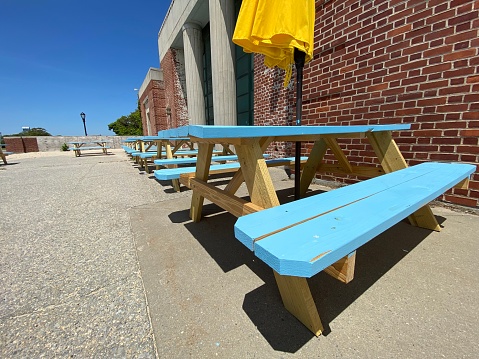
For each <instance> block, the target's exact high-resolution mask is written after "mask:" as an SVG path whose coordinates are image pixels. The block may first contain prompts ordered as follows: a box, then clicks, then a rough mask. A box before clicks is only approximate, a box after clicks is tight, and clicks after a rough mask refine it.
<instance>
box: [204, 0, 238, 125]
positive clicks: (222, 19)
mask: <svg viewBox="0 0 479 359" xmlns="http://www.w3.org/2000/svg"><path fill="white" fill-rule="evenodd" d="M209 14H210V37H211V72H212V80H213V110H214V119H215V125H218V126H219V125H223V126H224V125H232V126H236V124H237V122H236V78H235V69H234V44H233V42H232V41H231V39H232V38H233V32H234V24H235V15H234V14H235V7H234V0H209Z"/></svg>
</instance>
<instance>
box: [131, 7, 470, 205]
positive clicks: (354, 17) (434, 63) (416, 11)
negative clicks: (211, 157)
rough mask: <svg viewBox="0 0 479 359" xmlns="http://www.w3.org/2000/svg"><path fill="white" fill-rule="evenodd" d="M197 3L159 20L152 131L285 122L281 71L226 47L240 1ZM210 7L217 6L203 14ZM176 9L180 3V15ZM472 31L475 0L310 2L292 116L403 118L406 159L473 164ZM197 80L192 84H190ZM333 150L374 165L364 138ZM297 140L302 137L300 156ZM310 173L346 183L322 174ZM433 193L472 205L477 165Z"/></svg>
mask: <svg viewBox="0 0 479 359" xmlns="http://www.w3.org/2000/svg"><path fill="white" fill-rule="evenodd" d="M205 3H207V1H206V0H203V1H202V0H175V1H174V2H172V5H171V6H170V10H169V12H168V14H167V17H166V18H165V20H164V22H163V25H162V28H161V30H160V34H159V48H160V63H161V69H162V71H163V76H164V79H163V83H164V92H165V95H164V98H165V102H164V106H165V107H164V113H165V115H166V113H168V116H166V117H165V116H164V117H161V118H160V119H159V120H158V121H159V122H157V125H156V128H155V130H156V131H157V130H160V129H163V128H170V127H177V126H181V125H184V124H187V123H188V122H189V123H206V124H217V125H218V124H230V125H239V124H241V125H244V124H247V125H289V124H292V123H293V122H294V117H295V103H296V99H295V89H294V84H293V83H291V84H290V86H289V87H288V88H286V89H284V88H283V78H284V72H283V71H282V70H278V69H269V68H266V67H265V66H264V65H263V60H262V57H261V56H259V55H254V56H251V55H245V54H244V53H243V52H242V51H241V49H239V48H238V47H236V46H234V45H232V43H231V35H232V28H233V29H234V23H235V19H236V16H237V11H238V9H239V6H240V4H241V1H238V0H236V1H235V0H210V1H209V10H208V11H207V10H205V9H203V7H204V6H205ZM216 3H221V8H222V9H223V10H224V9H228V10H224V11H222V12H217V11H215V6H217V5H215V4H216ZM185 8H187V9H190V10H191V11H190V12H188V11H180V10H184V9H185ZM221 24H223V25H224V29H223V28H222V27H221V26H220V25H221ZM478 35H479V1H477V0H449V1H444V0H429V1H426V0H387V1H385V0H345V1H340V0H318V1H316V26H315V50H314V58H313V60H312V61H311V62H310V63H308V64H306V66H305V69H304V85H303V124H304V125H326V124H327V125H364V124H390V123H410V124H411V126H412V130H411V131H401V132H399V133H395V134H394V138H395V140H396V142H397V143H398V145H399V147H400V149H401V151H402V153H403V155H404V156H405V158H406V160H407V161H408V163H409V164H410V165H413V164H416V163H419V162H422V161H459V162H468V163H474V164H478V163H479V36H478ZM225 39H228V41H229V43H228V45H227V46H225ZM200 55H201V56H200ZM247 66H250V68H249V69H248V67H247ZM192 69H196V70H198V71H192ZM195 76H196V77H195ZM293 78H294V76H293ZM198 82H199V83H200V84H201V85H202V87H201V91H191V88H193V86H197V84H198ZM231 83H232V84H233V85H231ZM188 89H190V92H188ZM140 100H141V99H140ZM193 104H194V105H193ZM150 106H151V105H150ZM150 108H151V107H150ZM198 108H201V109H204V113H202V114H200V113H199V111H198ZM150 111H151V110H150ZM160 112H161V110H160ZM142 113H143V112H142ZM150 116H151V115H150ZM165 119H166V120H165ZM144 128H145V127H144ZM145 134H146V133H145ZM341 146H342V147H343V148H344V149H345V151H346V152H348V153H349V154H350V156H351V157H350V158H353V159H354V160H355V163H354V164H356V165H376V164H375V162H374V161H375V160H374V159H373V158H374V157H373V156H372V149H371V148H370V147H369V146H368V145H367V144H366V142H364V141H362V140H353V139H351V140H344V141H342V142H341ZM309 147H310V144H308V143H304V144H303V154H307V152H308V149H309ZM269 151H270V152H271V153H272V154H275V155H284V154H287V155H291V154H292V152H293V146H291V144H288V143H275V144H272V145H271V146H270V148H269ZM326 160H327V161H332V160H333V157H332V155H328V156H327V159H326ZM321 178H322V179H326V180H334V181H340V182H350V181H354V180H355V179H351V178H347V179H346V178H343V177H341V176H337V175H334V174H330V175H327V176H322V177H321ZM443 199H444V200H447V201H451V202H454V203H458V204H462V205H466V206H472V207H476V206H477V205H478V199H479V173H478V172H476V173H475V174H474V175H473V177H472V180H471V182H470V186H469V189H468V190H460V189H454V190H452V191H450V192H448V193H447V194H446V195H445V196H444V197H443Z"/></svg>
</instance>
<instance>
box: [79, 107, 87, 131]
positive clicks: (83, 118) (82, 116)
mask: <svg viewBox="0 0 479 359" xmlns="http://www.w3.org/2000/svg"><path fill="white" fill-rule="evenodd" d="M80 116H81V119H82V120H83V128H84V129H85V136H88V135H87V134H86V125H85V113H83V112H82V113H81V114H80Z"/></svg>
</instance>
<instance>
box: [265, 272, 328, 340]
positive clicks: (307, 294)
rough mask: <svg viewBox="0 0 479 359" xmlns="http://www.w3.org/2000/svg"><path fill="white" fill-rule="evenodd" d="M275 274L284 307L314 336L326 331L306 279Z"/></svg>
mask: <svg viewBox="0 0 479 359" xmlns="http://www.w3.org/2000/svg"><path fill="white" fill-rule="evenodd" d="M273 272H274V277H275V279H276V283H277V285H278V289H279V292H280V294H281V299H283V304H284V307H285V308H286V309H287V310H288V311H289V312H290V313H291V314H293V315H294V316H295V317H296V318H297V319H298V320H299V321H300V322H301V323H303V324H304V325H305V326H306V327H307V328H308V329H309V330H311V331H312V332H313V333H314V335H316V336H319V335H321V333H322V332H323V330H324V329H323V325H322V323H321V319H319V314H318V309H317V308H316V304H315V303H314V299H313V296H312V295H311V291H310V290H309V285H308V282H307V280H306V278H301V277H292V276H285V275H279V274H278V273H277V272H275V271H273Z"/></svg>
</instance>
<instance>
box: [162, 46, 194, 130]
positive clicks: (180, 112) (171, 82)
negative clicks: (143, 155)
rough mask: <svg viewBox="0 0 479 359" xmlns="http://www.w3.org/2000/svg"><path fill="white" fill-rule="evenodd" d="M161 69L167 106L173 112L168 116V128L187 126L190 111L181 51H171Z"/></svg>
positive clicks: (164, 59)
mask: <svg viewBox="0 0 479 359" xmlns="http://www.w3.org/2000/svg"><path fill="white" fill-rule="evenodd" d="M161 69H162V70H163V79H164V83H165V105H166V108H169V109H170V110H171V114H170V115H168V121H167V124H168V127H167V128H176V127H180V126H186V125H188V109H187V106H186V87H185V86H186V85H185V74H184V71H185V70H184V62H183V61H182V53H181V50H176V49H169V50H168V52H167V53H166V54H165V56H164V58H163V60H162V61H161ZM162 129H163V128H162Z"/></svg>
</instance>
